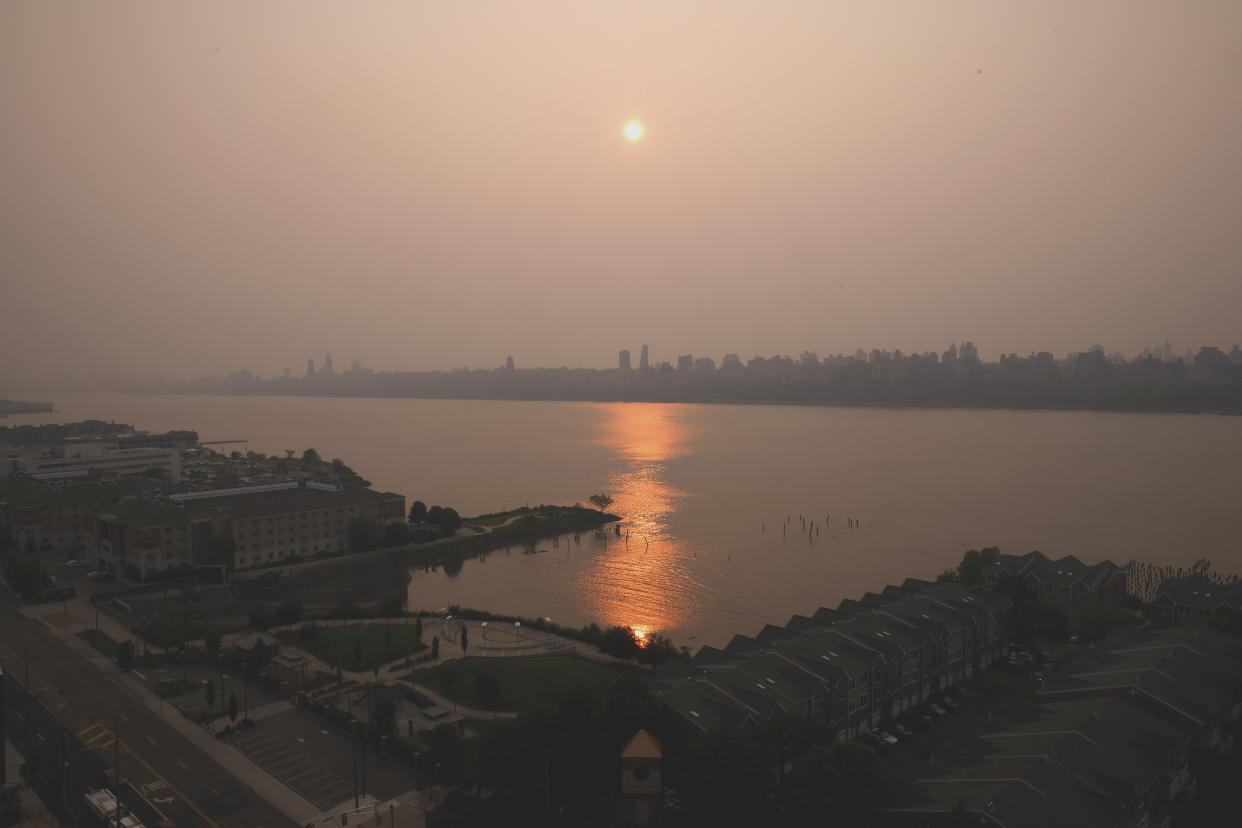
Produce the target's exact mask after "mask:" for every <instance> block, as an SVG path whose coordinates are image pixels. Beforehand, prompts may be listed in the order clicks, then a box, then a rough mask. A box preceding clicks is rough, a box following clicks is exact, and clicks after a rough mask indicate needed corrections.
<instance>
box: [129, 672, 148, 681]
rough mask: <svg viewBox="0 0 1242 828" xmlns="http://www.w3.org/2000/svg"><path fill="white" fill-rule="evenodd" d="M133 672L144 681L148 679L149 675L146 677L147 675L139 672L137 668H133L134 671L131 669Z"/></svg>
mask: <svg viewBox="0 0 1242 828" xmlns="http://www.w3.org/2000/svg"><path fill="white" fill-rule="evenodd" d="M131 672H133V674H134V675H135V676H137V677H138V678H140V679H142V680H143V681H146V680H147V677H146V676H144V675H143V674H142V673H140V672H138V671H137V670H133V671H131Z"/></svg>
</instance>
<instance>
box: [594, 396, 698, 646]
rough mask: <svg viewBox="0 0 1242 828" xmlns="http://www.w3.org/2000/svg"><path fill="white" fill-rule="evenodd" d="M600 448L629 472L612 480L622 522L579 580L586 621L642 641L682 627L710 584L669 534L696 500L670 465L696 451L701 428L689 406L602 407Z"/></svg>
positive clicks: (616, 509) (615, 508)
mask: <svg viewBox="0 0 1242 828" xmlns="http://www.w3.org/2000/svg"><path fill="white" fill-rule="evenodd" d="M597 410H598V411H599V412H600V415H601V430H602V434H601V436H600V437H599V439H598V441H597V442H598V443H599V444H600V445H603V446H606V447H608V448H609V449H611V450H612V451H613V452H614V453H615V454H616V456H617V457H618V459H620V460H621V461H622V464H623V466H622V468H621V469H620V470H618V471H617V472H616V473H615V474H613V476H612V477H611V479H610V480H609V486H610V489H609V493H610V494H611V495H612V496H613V498H614V501H613V504H612V506H611V507H610V509H609V511H612V512H614V513H615V514H617V515H620V516H621V518H622V523H621V535H620V537H617V536H616V534H615V532H614V531H613V530H612V527H609V531H608V532H607V537H608V543H607V548H606V550H605V551H603V552H601V553H600V554H599V555H598V556H597V557H596V559H595V561H594V562H593V565H592V566H588V567H585V568H584V569H583V570H581V571H580V572H579V574H578V580H577V584H576V592H577V594H578V597H579V601H580V603H581V609H582V612H583V614H584V615H586V616H587V617H592V618H599V619H600V621H601V623H603V624H605V625H614V624H620V625H624V626H629V627H632V628H633V629H634V632H635V634H636V635H637V636H638V638H639V641H640V642H645V640H646V638H647V637H648V636H649V635H651V634H652V633H654V632H658V631H665V630H671V629H675V628H677V627H679V626H681V624H682V623H683V622H684V621H685V620H686V619H687V618H688V617H689V616H690V615H691V614H692V613H693V612H694V610H695V608H696V606H695V605H696V604H697V603H698V600H697V599H696V595H701V593H702V589H703V585H702V584H701V583H699V582H698V581H697V579H696V577H695V574H694V572H693V571H692V569H691V561H692V559H693V556H694V555H695V554H696V552H695V551H694V550H693V549H692V548H691V546H690V545H689V544H688V543H687V542H686V541H685V539H683V538H678V537H676V536H675V535H673V534H672V532H671V531H670V529H669V523H670V517H671V516H672V514H673V513H674V512H676V510H677V508H678V506H679V504H680V503H681V502H682V501H683V500H684V499H685V498H686V497H688V495H687V494H686V493H685V492H683V491H681V490H680V489H678V488H676V487H675V486H673V485H672V484H670V483H669V482H668V481H667V479H666V476H667V463H668V461H670V460H672V459H674V458H676V457H678V456H680V455H682V454H684V453H685V452H686V451H688V450H689V446H688V444H689V443H690V441H691V440H692V438H693V436H694V434H693V432H694V430H693V428H692V427H690V426H689V425H687V423H686V422H685V420H684V419H683V415H682V414H681V413H680V412H681V411H684V408H682V407H678V406H668V405H658V404H629V405H624V406H602V405H601V406H598V407H597Z"/></svg>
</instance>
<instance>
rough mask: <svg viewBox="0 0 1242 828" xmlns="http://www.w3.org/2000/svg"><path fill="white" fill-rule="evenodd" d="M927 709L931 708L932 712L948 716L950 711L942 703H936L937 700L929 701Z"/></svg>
mask: <svg viewBox="0 0 1242 828" xmlns="http://www.w3.org/2000/svg"><path fill="white" fill-rule="evenodd" d="M927 709H928V710H930V711H931V712H933V713H935V714H936V715H937V716H947V715H949V711H947V710H945V709H944V708H943V707H941V706H940V705H938V704H936V703H935V702H928V703H927Z"/></svg>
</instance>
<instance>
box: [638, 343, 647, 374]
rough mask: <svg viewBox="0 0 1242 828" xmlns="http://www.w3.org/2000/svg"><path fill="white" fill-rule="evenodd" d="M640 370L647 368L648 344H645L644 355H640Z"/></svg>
mask: <svg viewBox="0 0 1242 828" xmlns="http://www.w3.org/2000/svg"><path fill="white" fill-rule="evenodd" d="M638 370H640V371H646V370H647V346H646V345H644V346H643V352H642V355H641V356H639V358H638Z"/></svg>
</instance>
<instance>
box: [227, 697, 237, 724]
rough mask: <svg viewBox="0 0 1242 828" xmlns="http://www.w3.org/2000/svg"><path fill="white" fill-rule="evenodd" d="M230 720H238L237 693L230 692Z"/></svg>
mask: <svg viewBox="0 0 1242 828" xmlns="http://www.w3.org/2000/svg"><path fill="white" fill-rule="evenodd" d="M229 721H231V722H236V721H237V694H236V693H229Z"/></svg>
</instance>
